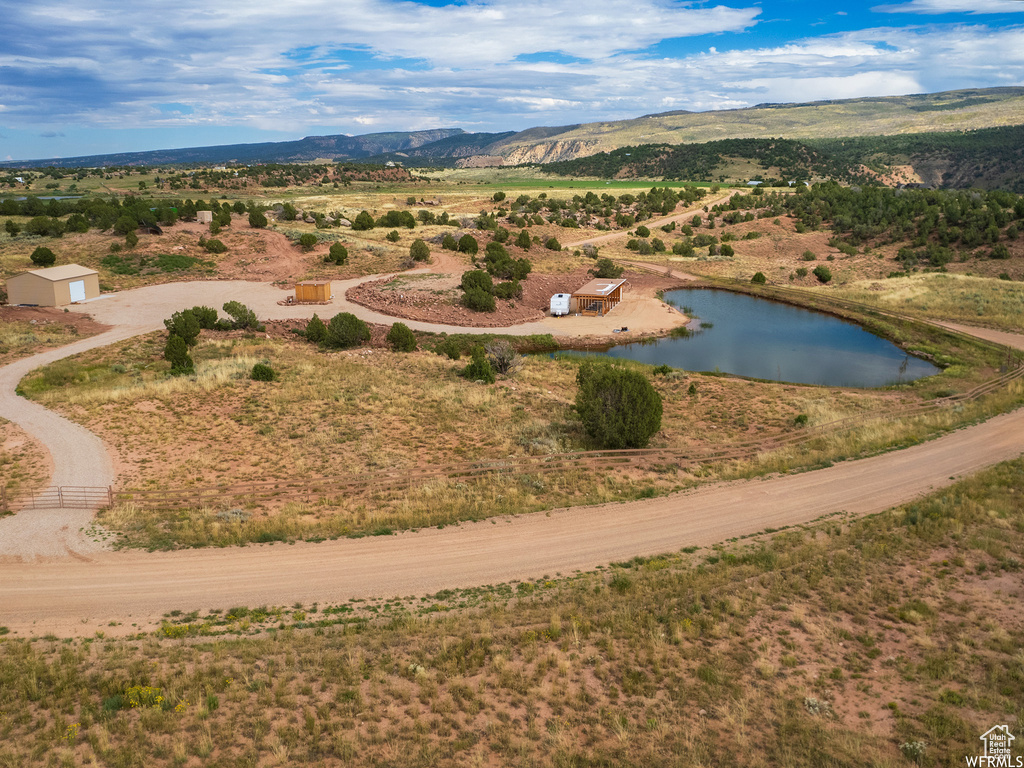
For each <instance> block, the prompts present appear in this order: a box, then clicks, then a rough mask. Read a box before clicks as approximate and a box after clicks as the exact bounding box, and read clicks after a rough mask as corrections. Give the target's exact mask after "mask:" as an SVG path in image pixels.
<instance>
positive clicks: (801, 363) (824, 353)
mask: <svg viewBox="0 0 1024 768" xmlns="http://www.w3.org/2000/svg"><path fill="white" fill-rule="evenodd" d="M665 300H666V301H667V302H669V303H670V304H673V305H675V306H677V307H683V306H686V307H689V308H690V309H691V310H692V313H693V315H694V316H695V317H696V318H697V319H698V321H699V322H700V323H703V324H705V325H707V326H708V327H705V328H703V329H698V328H697V322H694V323H691V329H692V330H693V331H694V332H693V334H692V335H691V336H689V337H669V338H664V339H657V340H654V341H650V342H643V343H633V344H621V345H617V346H614V347H611V348H610V349H608V350H607V351H606V352H599V353H589V352H587V353H584V352H574V353H569V354H598V355H604V356H608V357H622V358H626V359H628V360H636V361H638V362H641V363H649V364H650V365H662V364H665V365H670V366H672V367H673V368H682V369H684V370H688V371H721V372H722V373H731V374H735V375H737V376H745V377H748V378H755V379H769V380H772V381H785V382H791V383H795V384H823V385H827V386H838V387H881V386H885V385H887V384H899V383H905V382H908V381H913V380H914V379H920V378H922V377H924V376H931V375H933V374H935V373H938V372H939V370H940V369H939V368H938V367H936V366H935V365H932V364H931V363H929V362H928V361H926V360H922V359H920V358H917V357H913V356H912V355H908V354H907V353H906V352H904V351H903V350H901V349H900V348H899V347H897V346H896V345H895V344H893V343H891V342H889V341H886V340H885V339H883V338H880V337H878V336H875V335H874V334H873V333H869V332H868V331H866V330H864V329H863V328H861V327H860V326H859V325H857V324H855V323H851V322H847V321H845V320H840V319H839V318H836V317H832V316H831V315H825V314H822V313H820V312H815V311H813V310H808V309H802V308H800V307H794V306H791V305H789V304H782V303H780V302H776V301H768V300H766V299H761V298H757V297H756V296H747V295H745V294H742V293H732V292H731V291H723V290H717V289H713V288H689V289H682V290H677V291H669V292H666V294H665Z"/></svg>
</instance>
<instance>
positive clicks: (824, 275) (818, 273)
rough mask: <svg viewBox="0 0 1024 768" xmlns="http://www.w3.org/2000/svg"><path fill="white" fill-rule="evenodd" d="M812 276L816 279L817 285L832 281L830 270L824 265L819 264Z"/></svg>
mask: <svg viewBox="0 0 1024 768" xmlns="http://www.w3.org/2000/svg"><path fill="white" fill-rule="evenodd" d="M814 276H815V277H816V278H818V282H819V283H827V282H828V281H829V280H831V279H832V270H831V269H829V268H828V267H826V266H825V265H824V264H819V265H818V266H816V267H815V268H814Z"/></svg>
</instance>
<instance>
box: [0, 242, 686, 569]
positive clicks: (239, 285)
mask: <svg viewBox="0 0 1024 768" xmlns="http://www.w3.org/2000/svg"><path fill="white" fill-rule="evenodd" d="M446 259H447V257H446V256H442V258H441V263H440V265H439V266H440V268H441V269H442V270H449V271H451V270H455V269H457V268H458V265H457V264H454V263H452V261H451V260H450V259H447V260H446ZM431 270H432V268H430V267H428V268H423V269H417V270H411V271H410V272H407V273H404V274H415V273H417V272H429V271H431ZM382 277H385V276H384V275H369V276H364V277H358V278H353V279H350V280H338V281H334V283H333V286H332V287H333V290H334V299H333V300H332V301H331V303H330V304H328V305H294V304H293V305H280V304H278V303H277V302H278V301H280V300H281V299H282V298H283V297H285V296H286V295H288V294H289V293H290V292H288V291H283V290H281V289H280V288H276V287H274V286H273V285H270V284H268V283H254V282H248V281H243V280H213V281H196V282H186V283H166V284H164V285H154V286H148V287H145V288H137V289H135V290H131V291H124V292H121V293H116V294H106V295H104V296H102V297H100V298H99V299H95V300H93V301H90V302H87V303H84V304H81V305H74V306H72V307H69V309H70V310H71V311H74V312H84V313H88V314H89V315H91V316H92V317H93V318H94V319H95V320H96V321H98V322H100V323H103V324H105V325H110V326H112V327H113V330H110V331H107V332H105V333H101V334H98V335H96V336H92V337H90V338H88V339H83V340H81V341H78V342H75V343H74V344H70V345H67V346H64V347H59V348H57V349H52V350H48V351H46V352H43V353H40V354H38V355H34V356H32V357H27V358H22V359H21V360H17V361H15V362H14V363H11V364H10V365H7V366H5V367H3V368H0V416H2V417H3V418H6V419H8V420H10V421H12V422H14V423H15V424H17V425H18V426H20V427H21V428H22V429H24V430H25V431H26V432H28V433H29V434H31V435H32V436H34V437H35V438H36V439H38V440H39V441H40V442H41V443H42V444H43V446H44V447H45V448H46V449H47V450H48V451H49V453H50V456H51V457H52V459H53V463H54V466H55V467H56V472H55V474H54V477H53V479H52V481H51V484H52V485H73V486H99V487H106V486H110V485H114V484H115V481H116V478H115V477H114V472H113V468H112V463H111V461H110V457H109V455H108V453H107V449H106V447H105V446H104V445H103V443H102V442H101V441H100V440H99V438H97V437H96V436H95V435H93V434H92V433H91V432H89V431H88V430H86V429H84V428H83V427H80V426H78V425H77V424H74V423H73V422H71V421H69V420H68V419H65V418H64V417H63V416H59V415H57V414H56V413H53V412H52V411H49V410H47V409H45V408H43V407H42V406H40V405H38V404H36V403H33V402H31V401H29V400H26V399H24V398H21V397H18V396H17V395H16V394H15V391H14V390H15V387H16V386H17V384H18V382H19V381H20V380H21V379H22V378H24V376H25V375H26V374H27V373H29V372H30V371H31V370H33V369H35V368H38V367H39V366H41V365H45V364H47V363H51V362H53V361H55V360H59V359H61V358H64V357H69V356H71V355H75V354H78V353H80V352H84V351H86V350H89V349H95V348H97V347H104V346H108V345H110V344H113V343H114V342H117V341H121V340H123V339H127V338H130V337H132V336H137V335H140V334H143V333H148V332H150V331H155V330H160V329H162V328H163V327H164V325H163V319H164V318H167V317H170V316H171V315H172V314H173V313H174V312H177V311H178V310H180V309H182V308H184V307H190V306H195V305H197V304H201V305H206V306H211V307H221V306H223V305H224V303H225V302H227V301H232V300H235V301H241V302H242V303H244V304H246V305H248V306H249V307H251V308H252V309H253V310H255V311H256V313H257V315H258V316H259V317H260V318H262V319H265V320H283V319H293V318H310V317H312V316H313V314H314V313H319V314H321V315H324V316H325V317H326V316H329V315H333V314H335V313H337V312H351V313H352V314H354V315H356V316H357V317H359V318H361V319H363V320H365V321H367V322H370V323H378V324H381V325H390V324H391V323H393V322H394V321H395V318H393V317H390V316H388V315H384V314H381V313H379V312H375V311H374V310H372V309H368V308H366V307H363V306H361V305H359V304H354V303H352V302H350V301H348V299H347V298H346V297H345V294H346V292H347V291H348V289H349V288H352V287H354V286H355V285H358V284H359V283H362V282H367V281H371V280H379V279H381V278H382ZM679 318H680V316H679V315H678V313H677V312H675V310H673V309H671V308H669V307H665V306H664V305H660V304H659V303H657V302H654V301H653V300H646V299H636V300H626V301H623V303H622V307H621V309H620V310H619V311H618V312H616V313H614V315H609V316H607V317H603V318H576V317H569V318H561V319H558V320H548V321H540V322H532V323H522V324H520V325H516V326H511V327H507V328H500V327H498V328H472V327H466V326H460V325H444V324H440V323H425V322H418V321H414V320H405V321H403V322H405V323H406V324H407V325H409V326H410V327H412V328H413V329H415V330H421V331H431V332H434V333H441V332H445V333H513V334H533V333H536V334H545V333H550V334H553V335H556V336H560V337H570V336H585V335H590V334H611V332H612V328H617V327H618V326H620V325H628V326H630V327H632V328H635V329H643V328H650V329H659V330H660V329H666V328H672V327H674V326H675V325H679V324H680V319H679ZM682 321H683V322H685V319H683V320H682ZM92 518H93V515H92V513H91V512H90V511H89V510H73V509H37V510H31V511H24V512H21V513H19V514H17V515H15V516H13V517H6V518H0V560H4V559H18V560H32V559H35V558H40V557H42V558H48V557H66V556H76V555H89V554H91V553H95V552H97V551H99V550H101V549H102V548H103V547H102V545H100V544H98V543H96V542H95V541H93V540H92V539H91V538H90V537H89V536H88V535H87V534H86V533H84V529H85V528H87V527H88V526H89V524H90V522H91V520H92Z"/></svg>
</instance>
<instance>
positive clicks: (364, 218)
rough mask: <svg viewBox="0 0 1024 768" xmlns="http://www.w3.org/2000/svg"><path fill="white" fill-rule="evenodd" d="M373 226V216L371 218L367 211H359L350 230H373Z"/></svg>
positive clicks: (374, 223)
mask: <svg viewBox="0 0 1024 768" xmlns="http://www.w3.org/2000/svg"><path fill="white" fill-rule="evenodd" d="M375 225H376V222H375V221H374V220H373V216H371V215H370V214H369V212H367V211H361V212H360V213H359V215H358V216H356V218H355V221H353V222H352V229H354V230H356V231H361V230H366V229H373V228H374V226H375Z"/></svg>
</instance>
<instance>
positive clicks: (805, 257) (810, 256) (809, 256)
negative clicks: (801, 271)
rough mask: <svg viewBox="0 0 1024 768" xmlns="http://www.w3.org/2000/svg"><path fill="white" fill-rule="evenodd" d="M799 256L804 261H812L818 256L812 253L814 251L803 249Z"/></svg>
mask: <svg viewBox="0 0 1024 768" xmlns="http://www.w3.org/2000/svg"><path fill="white" fill-rule="evenodd" d="M800 258H802V259H803V260H804V261H814V260H815V259H817V258H818V257H817V255H816V254H815V253H814V251H804V253H803V256H801V257H800Z"/></svg>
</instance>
